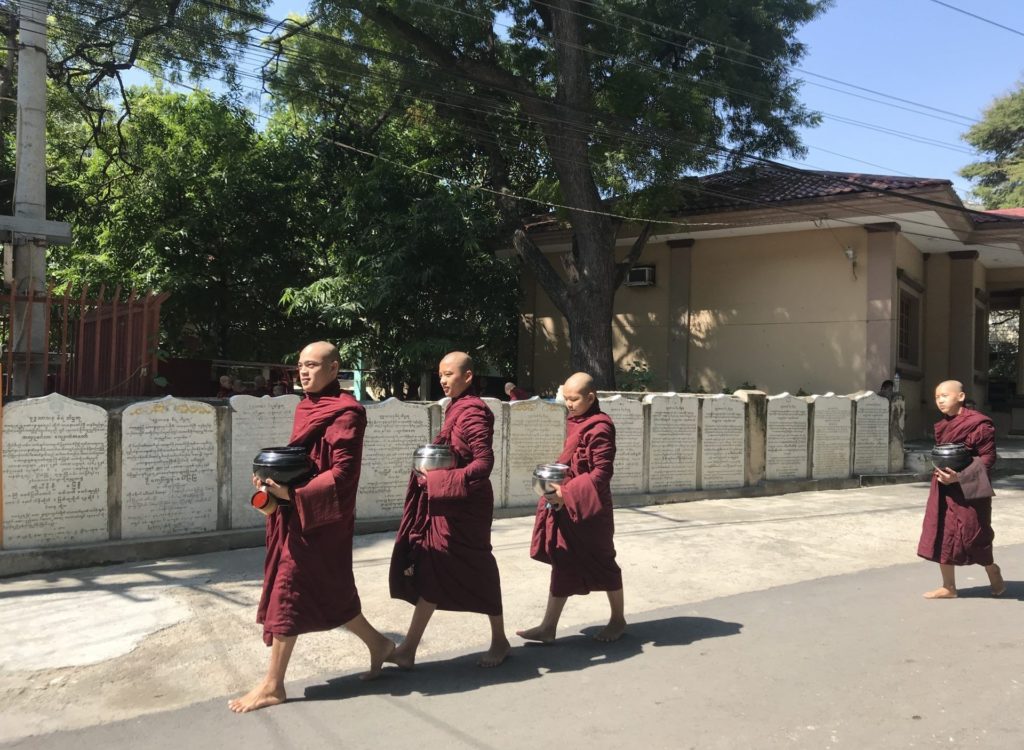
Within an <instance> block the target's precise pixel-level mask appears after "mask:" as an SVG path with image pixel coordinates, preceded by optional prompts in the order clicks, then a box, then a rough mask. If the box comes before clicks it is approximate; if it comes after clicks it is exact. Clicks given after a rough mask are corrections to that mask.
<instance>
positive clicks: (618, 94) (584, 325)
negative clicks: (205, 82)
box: [314, 0, 826, 387]
mask: <svg viewBox="0 0 1024 750" xmlns="http://www.w3.org/2000/svg"><path fill="white" fill-rule="evenodd" d="M825 5H826V2H814V1H813V0H694V1H693V2H687V3H637V2H631V1H629V0H598V1H596V2H585V1H584V0H533V1H532V2H528V1H527V0H493V1H492V0H488V2H482V1H481V0H464V1H463V0H460V1H456V2H448V3H439V2H438V3H408V2H405V1H404V0H391V1H390V2H381V1H379V0H368V1H366V2H335V1H334V0H320V2H318V3H316V4H315V6H314V7H315V15H316V17H317V18H318V19H320V20H319V25H318V29H320V30H321V31H322V32H326V33H327V34H329V35H330V36H331V38H333V39H334V40H335V41H336V43H337V44H338V45H341V46H345V47H348V48H351V49H355V50H357V51H358V53H359V54H358V57H357V62H358V65H357V66H356V67H355V68H352V69H350V71H349V72H348V74H347V75H345V76H344V80H352V79H355V78H360V79H361V78H364V77H366V76H370V77H381V78H383V79H385V80H392V81H394V82H395V84H396V88H397V90H398V91H399V92H400V93H405V94H407V95H411V96H413V97H415V98H416V99H417V100H419V101H420V102H421V103H423V110H422V111H423V112H424V113H425V114H426V115H427V116H431V117H437V118H441V119H443V120H444V121H446V122H448V123H449V124H450V125H452V126H455V127H457V128H458V130H459V132H460V133H461V134H462V135H463V136H464V137H465V138H466V139H468V140H469V141H471V142H472V143H473V145H474V149H473V150H474V152H475V154H476V157H477V160H478V161H479V162H480V163H482V164H484V165H485V166H484V167H483V168H482V171H483V172H484V173H485V175H486V184H487V186H488V187H489V188H490V189H492V190H496V191H498V192H499V193H502V194H503V197H502V198H499V199H498V205H499V207H500V209H501V210H502V212H503V215H504V216H505V217H506V220H507V222H508V226H516V227H517V228H516V229H515V230H514V234H513V235H512V237H511V240H512V242H511V243H510V244H514V246H515V249H516V251H517V253H518V254H519V256H520V258H521V259H522V260H523V261H524V262H525V264H526V265H527V267H528V268H529V269H530V270H531V271H532V273H533V274H534V275H536V277H537V279H538V280H539V282H540V284H541V286H542V287H543V288H544V290H545V291H546V293H547V294H548V295H549V296H550V297H551V299H552V301H553V302H554V304H555V305H556V307H557V308H558V310H559V311H560V312H561V313H562V315H564V316H565V318H566V319H567V321H568V324H569V337H570V345H571V366H572V368H573V369H578V370H586V371H589V372H591V373H592V374H593V375H594V377H595V379H596V381H597V383H598V385H599V386H601V387H611V386H613V385H614V365H613V359H612V339H611V316H612V306H613V301H614V296H615V291H616V289H617V288H618V286H619V285H620V284H621V283H622V281H623V280H624V279H625V277H626V275H627V273H628V271H629V268H630V267H631V266H632V264H633V263H634V262H635V261H636V260H637V258H638V257H639V256H640V254H641V252H642V251H643V247H644V245H645V243H646V241H647V238H648V236H649V234H650V232H651V229H652V224H650V223H647V224H646V225H645V226H644V227H643V229H642V231H640V232H639V237H638V239H637V240H636V242H635V243H634V244H633V246H632V247H631V249H630V250H629V252H628V254H627V255H626V257H625V258H623V259H617V258H616V256H615V238H616V233H617V231H618V230H619V228H620V226H621V222H620V221H619V220H618V219H616V218H614V217H613V216H610V215H609V213H610V211H609V202H608V199H609V198H611V197H613V196H614V197H615V198H616V201H615V204H614V205H615V210H614V213H616V214H620V215H623V214H630V213H631V212H632V213H638V214H642V215H644V214H645V215H647V216H649V217H655V216H657V215H658V212H660V211H664V210H666V209H667V208H668V207H670V206H671V205H672V203H673V202H674V200H675V190H676V181H677V180H678V179H679V178H680V177H681V176H682V175H683V174H684V173H686V172H692V171H701V170H707V169H710V168H713V167H716V166H719V165H720V164H722V163H723V162H724V161H730V160H731V161H735V160H737V159H740V158H742V157H743V156H744V155H746V154H750V153H756V154H760V155H764V156H774V155H777V154H779V153H782V152H791V153H800V152H801V147H800V144H799V140H798V138H797V136H796V128H797V127H799V126H802V125H808V124H812V123H814V122H815V121H816V118H815V116H814V115H813V114H811V113H810V112H808V111H807V110H806V109H805V108H804V107H803V106H801V105H800V103H799V102H798V101H797V99H796V91H797V85H796V83H795V82H794V81H793V80H792V79H791V78H790V77H789V72H788V71H789V68H790V66H792V65H793V64H795V63H796V62H797V61H798V60H799V59H800V57H801V56H802V54H803V51H804V50H803V47H802V45H801V44H800V43H798V42H797V41H796V40H795V38H794V34H795V31H796V29H797V28H798V27H799V26H800V25H801V24H803V23H806V22H807V21H809V20H811V19H812V18H813V17H815V15H817V14H818V13H819V12H821V11H822V9H823V8H824V7H825ZM647 24H653V26H648V25H647ZM709 40H710V41H709ZM354 88H355V89H358V88H359V85H358V84H356V85H355V86H354ZM524 134H525V135H526V137H525V138H524ZM524 142H525V143H528V144H536V146H537V147H536V148H534V149H532V150H531V149H525V150H524V149H523V148H522V144H523V143H524ZM723 149H727V150H726V151H723ZM524 161H526V162H528V163H529V164H530V168H529V169H526V170H525V172H526V173H527V174H528V175H530V176H532V178H533V180H534V182H533V183H532V185H530V187H529V190H528V191H527V192H528V193H529V195H530V196H531V197H534V198H540V199H543V200H545V201H547V202H548V203H549V204H560V205H562V206H566V207H567V217H568V221H569V225H570V227H571V230H572V251H571V253H569V254H568V255H567V256H566V258H565V259H564V260H565V263H566V265H567V267H568V273H567V275H566V277H565V278H563V277H562V276H561V275H560V274H559V273H558V272H556V270H555V268H554V267H553V265H552V264H551V262H550V261H549V260H548V258H547V257H546V256H545V255H544V254H543V253H542V252H541V251H540V249H539V248H538V247H537V246H536V245H535V244H534V243H533V242H532V240H531V239H530V237H529V235H528V234H527V233H526V231H524V228H523V225H522V223H521V217H522V215H523V214H524V213H525V208H526V206H525V205H524V204H523V203H522V202H521V201H519V200H517V199H516V198H515V197H514V195H513V194H522V193H521V191H518V190H517V189H516V182H517V171H518V172H520V173H521V172H523V171H524V170H523V169H522V164H523V163H524ZM518 177H519V178H520V179H521V177H522V175H521V174H519V175H518ZM530 210H532V211H536V206H535V205H533V206H530Z"/></svg>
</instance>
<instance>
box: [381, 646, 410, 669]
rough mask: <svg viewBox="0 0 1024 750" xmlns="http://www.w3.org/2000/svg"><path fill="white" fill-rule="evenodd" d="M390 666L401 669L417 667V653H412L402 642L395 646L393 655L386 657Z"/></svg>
mask: <svg viewBox="0 0 1024 750" xmlns="http://www.w3.org/2000/svg"><path fill="white" fill-rule="evenodd" d="M384 661H386V662H387V663H388V664H394V665H395V666H397V667H398V668H399V669H412V668H413V667H415V666H416V652H415V651H410V650H409V649H407V648H406V647H405V643H404V642H402V643H400V644H399V645H397V646H395V647H394V648H393V649H392V650H391V653H390V654H388V655H387V656H385V657H384Z"/></svg>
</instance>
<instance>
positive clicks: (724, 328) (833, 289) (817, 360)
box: [690, 228, 873, 393]
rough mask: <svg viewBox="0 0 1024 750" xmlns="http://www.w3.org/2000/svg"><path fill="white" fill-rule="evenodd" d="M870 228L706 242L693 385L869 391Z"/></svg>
mask: <svg viewBox="0 0 1024 750" xmlns="http://www.w3.org/2000/svg"><path fill="white" fill-rule="evenodd" d="M847 248H850V249H852V250H853V251H854V253H855V255H856V257H857V258H860V259H863V258H865V257H866V233H865V232H864V230H862V229H858V228H850V229H843V230H833V231H829V230H819V231H810V232H792V233H784V234H769V235H762V236H759V237H739V238H727V239H715V240H702V241H698V242H697V243H696V244H695V245H694V247H693V268H692V273H693V286H692V290H691V310H692V313H691V326H690V332H691V344H690V386H691V388H703V389H704V390H706V391H718V390H721V389H722V388H723V387H726V386H727V387H729V388H735V387H737V386H739V385H740V384H741V383H743V382H744V381H746V382H749V383H752V384H754V385H756V386H757V387H758V388H760V389H762V390H767V391H768V392H770V393H779V392H782V391H788V392H790V393H795V392H797V391H799V390H800V389H801V388H802V389H803V390H804V391H807V392H808V393H815V392H819V393H820V392H824V391H827V390H831V391H835V392H837V393H849V392H853V391H857V390H861V389H863V388H865V387H873V386H870V385H868V384H867V383H866V382H865V377H864V367H865V347H866V331H865V321H866V312H867V296H866V295H867V281H866V274H865V273H864V269H863V268H862V267H857V268H855V267H854V266H853V265H852V264H851V262H850V260H848V259H847V257H846V254H845V250H846V249H847Z"/></svg>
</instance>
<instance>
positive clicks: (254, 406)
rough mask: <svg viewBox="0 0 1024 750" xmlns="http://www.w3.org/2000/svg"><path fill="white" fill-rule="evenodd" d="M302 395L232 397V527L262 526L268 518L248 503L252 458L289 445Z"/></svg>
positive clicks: (250, 492) (250, 487)
mask: <svg viewBox="0 0 1024 750" xmlns="http://www.w3.org/2000/svg"><path fill="white" fill-rule="evenodd" d="M299 401H300V399H299V397H298V396H296V395H294V394H291V393H289V394H288V395H286V396H276V397H273V398H271V397H270V396H263V397H262V398H256V397H255V396H232V397H231V398H230V399H229V402H230V404H231V528H233V529H241V528H249V527H252V526H263V525H264V524H265V523H266V520H265V517H264V516H263V515H262V514H260V513H259V512H258V511H256V510H254V509H253V507H252V506H251V505H249V500H250V498H251V497H252V493H253V488H252V481H251V480H252V460H253V459H254V458H255V457H256V454H257V453H259V452H260V451H261V450H262V449H263V448H273V447H276V446H280V445H288V438H289V437H290V436H291V434H292V420H293V419H294V417H295V407H296V406H298V404H299Z"/></svg>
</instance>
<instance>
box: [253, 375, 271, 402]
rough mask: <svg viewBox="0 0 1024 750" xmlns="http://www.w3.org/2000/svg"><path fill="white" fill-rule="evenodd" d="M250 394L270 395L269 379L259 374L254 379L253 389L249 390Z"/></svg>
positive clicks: (258, 395) (257, 395)
mask: <svg viewBox="0 0 1024 750" xmlns="http://www.w3.org/2000/svg"><path fill="white" fill-rule="evenodd" d="M249 393H250V395H253V396H256V397H260V396H269V395H270V389H269V388H267V379H266V378H265V377H263V376H262V375H257V376H256V377H255V378H253V379H252V390H251V391H249Z"/></svg>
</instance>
